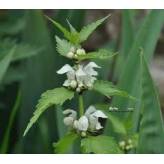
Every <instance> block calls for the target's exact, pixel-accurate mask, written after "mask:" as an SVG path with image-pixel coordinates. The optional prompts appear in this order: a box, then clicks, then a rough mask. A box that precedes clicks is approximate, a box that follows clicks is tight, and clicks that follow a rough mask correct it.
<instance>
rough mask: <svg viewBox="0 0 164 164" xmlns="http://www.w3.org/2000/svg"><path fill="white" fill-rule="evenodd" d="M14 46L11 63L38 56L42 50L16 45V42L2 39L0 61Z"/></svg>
mask: <svg viewBox="0 0 164 164" xmlns="http://www.w3.org/2000/svg"><path fill="white" fill-rule="evenodd" d="M14 46H15V47H16V48H15V52H14V55H13V57H12V62H13V61H18V60H23V59H26V58H30V57H31V56H35V55H38V54H39V53H40V52H41V51H42V50H43V48H39V46H31V45H30V44H27V43H17V42H16V40H12V39H4V40H2V41H1V42H0V50H1V54H0V59H1V58H3V57H4V56H5V54H6V53H8V52H9V50H10V49H11V48H13V47H14Z"/></svg>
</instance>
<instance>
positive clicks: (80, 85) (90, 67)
mask: <svg viewBox="0 0 164 164" xmlns="http://www.w3.org/2000/svg"><path fill="white" fill-rule="evenodd" d="M94 68H100V67H99V66H98V65H96V63H94V62H89V63H88V64H87V65H84V64H80V65H78V68H73V67H71V66H70V65H69V64H66V65H64V66H63V67H62V68H61V69H60V70H58V71H57V73H58V74H64V73H66V74H67V80H65V82H64V84H63V86H66V87H71V88H73V89H75V88H76V91H77V92H80V91H81V90H82V89H84V88H86V89H89V88H91V87H92V86H93V83H94V81H95V80H96V77H95V76H97V75H98V73H97V71H95V70H94ZM75 81H76V82H75Z"/></svg>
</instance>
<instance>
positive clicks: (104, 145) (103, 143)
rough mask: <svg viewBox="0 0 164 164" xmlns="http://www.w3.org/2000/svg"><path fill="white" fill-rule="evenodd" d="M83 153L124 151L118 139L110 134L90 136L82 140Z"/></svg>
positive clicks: (115, 152) (116, 152)
mask: <svg viewBox="0 0 164 164" xmlns="http://www.w3.org/2000/svg"><path fill="white" fill-rule="evenodd" d="M81 149H82V151H83V153H95V154H120V153H122V152H121V150H120V149H119V146H118V145H117V143H116V141H115V140H114V139H113V138H112V137H108V136H103V135H100V136H88V137H87V138H84V139H82V140H81Z"/></svg>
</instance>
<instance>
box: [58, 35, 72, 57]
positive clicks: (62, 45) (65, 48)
mask: <svg viewBox="0 0 164 164" xmlns="http://www.w3.org/2000/svg"><path fill="white" fill-rule="evenodd" d="M55 38H56V42H57V45H56V49H57V51H58V53H59V54H60V55H62V56H66V55H67V53H68V52H69V51H70V49H71V47H73V45H72V44H71V43H70V42H68V41H67V40H65V39H60V38H59V37H58V36H56V37H55Z"/></svg>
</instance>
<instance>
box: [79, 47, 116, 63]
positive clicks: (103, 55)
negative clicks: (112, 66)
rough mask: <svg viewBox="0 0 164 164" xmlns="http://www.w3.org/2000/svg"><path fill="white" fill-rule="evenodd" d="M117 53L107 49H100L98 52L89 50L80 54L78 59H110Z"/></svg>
mask: <svg viewBox="0 0 164 164" xmlns="http://www.w3.org/2000/svg"><path fill="white" fill-rule="evenodd" d="M116 54H117V53H113V52H111V51H108V50H105V49H100V50H99V51H97V52H89V53H87V54H85V55H78V57H77V59H78V60H84V59H102V60H104V59H108V58H111V57H113V56H115V55H116Z"/></svg>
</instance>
